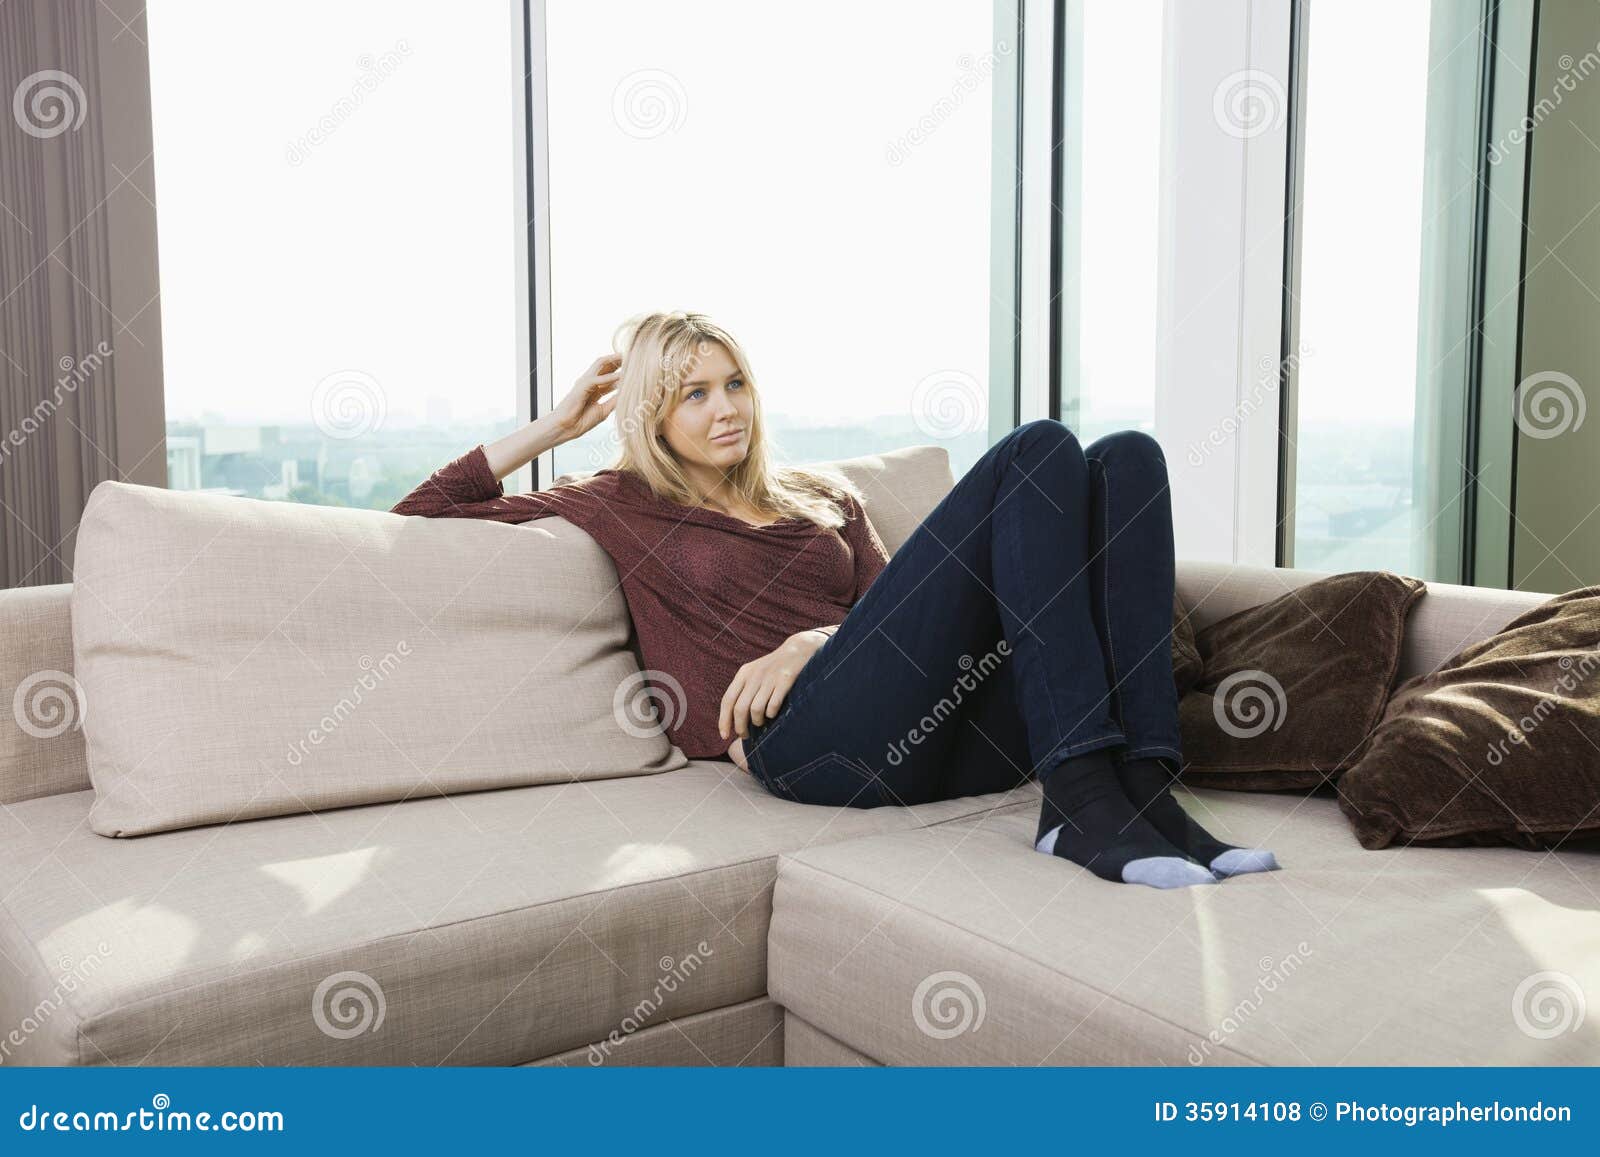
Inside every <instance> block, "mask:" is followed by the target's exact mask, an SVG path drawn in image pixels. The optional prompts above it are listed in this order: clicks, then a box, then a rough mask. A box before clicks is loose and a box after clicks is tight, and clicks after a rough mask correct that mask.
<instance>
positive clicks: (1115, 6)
mask: <svg viewBox="0 0 1600 1157" xmlns="http://www.w3.org/2000/svg"><path fill="white" fill-rule="evenodd" d="M1164 8H1165V0H1119V2H1117V3H1105V2H1104V0H1069V3H1068V4H1067V6H1066V10H1067V18H1068V21H1069V23H1068V33H1067V50H1066V51H1067V57H1066V61H1065V65H1064V67H1065V75H1064V78H1063V80H1064V84H1063V92H1064V97H1065V99H1064V105H1063V114H1064V125H1063V133H1062V138H1063V141H1062V143H1063V150H1062V157H1061V164H1062V169H1063V174H1062V175H1063V181H1062V187H1063V189H1064V190H1065V192H1064V196H1063V205H1062V210H1063V211H1062V232H1063V237H1062V254H1063V261H1062V267H1063V269H1062V286H1061V297H1060V300H1059V308H1060V310H1061V318H1062V327H1061V329H1062V338H1063V340H1062V343H1061V354H1060V356H1061V383H1062V388H1061V395H1062V396H1061V418H1062V421H1064V422H1066V423H1067V425H1069V426H1071V427H1072V428H1073V430H1074V431H1076V432H1077V434H1078V436H1079V438H1080V439H1081V440H1082V441H1083V442H1084V443H1085V444H1088V443H1090V442H1092V441H1093V440H1094V439H1096V438H1098V437H1100V436H1102V435H1104V434H1108V433H1110V432H1111V431H1113V430H1123V429H1129V428H1133V429H1142V430H1152V429H1154V427H1155V397H1156V358H1157V350H1158V344H1159V338H1158V333H1157V326H1156V313H1157V308H1156V307H1157V291H1158V277H1159V274H1160V267H1159V252H1158V251H1159V246H1160V237H1161V229H1160V212H1159V210H1160V201H1161V181H1162V171H1161V149H1162V111H1163V108H1162V95H1163V81H1162V76H1161V74H1160V72H1159V71H1155V72H1154V73H1153V75H1152V77H1151V79H1150V81H1149V83H1141V84H1130V83H1129V82H1128V71H1127V62H1128V61H1130V60H1137V59H1141V58H1149V59H1152V60H1155V61H1159V60H1160V59H1161V45H1162V37H1163V27H1164V23H1165V21H1164V19H1163V10H1164Z"/></svg>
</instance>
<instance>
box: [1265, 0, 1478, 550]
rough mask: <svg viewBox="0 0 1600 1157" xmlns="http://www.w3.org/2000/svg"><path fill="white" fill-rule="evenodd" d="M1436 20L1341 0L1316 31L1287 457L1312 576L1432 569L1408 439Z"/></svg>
mask: <svg viewBox="0 0 1600 1157" xmlns="http://www.w3.org/2000/svg"><path fill="white" fill-rule="evenodd" d="M1429 17H1430V5H1429V4H1427V3H1422V2H1414V3H1405V4H1394V3H1389V2H1385V0H1341V3H1338V4H1326V5H1323V4H1319V5H1316V6H1315V7H1314V9H1313V11H1312V15H1311V18H1310V21H1309V24H1308V34H1307V41H1306V47H1307V57H1308V58H1307V65H1306V74H1305V75H1306V80H1305V89H1306V99H1305V129H1304V137H1303V143H1302V148H1303V150H1304V161H1303V164H1304V170H1303V178H1302V180H1303V199H1302V213H1303V218H1302V230H1303V233H1302V238H1301V250H1300V263H1299V279H1300V289H1299V310H1300V320H1299V326H1300V329H1299V356H1298V358H1297V359H1296V369H1297V374H1298V381H1299V393H1298V399H1299V425H1298V430H1297V431H1295V432H1293V433H1292V435H1291V437H1292V443H1291V449H1290V452H1292V453H1294V454H1295V463H1296V464H1295V494H1294V504H1295V505H1294V556H1293V564H1294V565H1295V566H1297V567H1302V568H1306V569H1310V570H1327V571H1347V570H1362V569H1368V568H1380V569H1381V568H1388V569H1392V570H1396V571H1401V572H1404V573H1410V574H1416V573H1419V570H1421V569H1424V568H1423V566H1422V564H1423V561H1424V560H1423V556H1424V554H1425V551H1424V550H1423V548H1422V546H1421V544H1420V543H1419V542H1418V541H1417V540H1418V538H1419V536H1420V535H1421V534H1422V533H1424V532H1425V528H1426V526H1427V524H1428V521H1429V518H1430V517H1431V516H1432V513H1433V512H1432V511H1428V512H1425V513H1421V517H1420V518H1419V507H1418V505H1417V503H1416V502H1415V501H1414V491H1413V482H1414V478H1413V474H1414V470H1413V462H1414V458H1415V455H1414V452H1413V439H1414V435H1415V434H1417V433H1418V430H1417V428H1416V423H1415V419H1414V414H1415V413H1416V412H1417V404H1418V401H1419V399H1418V385H1417V383H1418V364H1419V320H1418V319H1419V315H1420V314H1421V313H1422V305H1421V299H1420V294H1421V291H1422V289H1423V278H1422V266H1423V250H1424V240H1425V236H1424V235H1425V229H1426V228H1427V227H1428V226H1429V225H1430V224H1432V222H1430V221H1429V220H1428V218H1427V217H1426V215H1425V213H1424V201H1425V184H1424V171H1425V163H1424V162H1425V146H1426V142H1427V128H1428V86H1429V25H1430V19H1429ZM1374 29H1382V35H1374V34H1373V30H1374ZM1462 51H1463V54H1464V55H1466V56H1467V57H1468V60H1469V62H1470V54H1471V52H1472V48H1471V45H1470V44H1468V46H1467V47H1466V48H1464V49H1463V50H1462ZM1375 77H1381V78H1382V82H1381V83H1375V82H1374V78H1375ZM1445 175H1446V177H1450V176H1451V174H1448V173H1447V174H1445ZM1461 176H1462V174H1459V173H1457V174H1454V177H1455V178H1456V180H1457V181H1459V179H1460V177H1461ZM1465 176H1466V178H1467V180H1468V183H1469V184H1470V183H1471V174H1470V171H1469V172H1468V173H1467V174H1465ZM1451 187H1452V188H1454V187H1455V186H1454V184H1452V186H1451ZM1471 204H1472V201H1471V198H1470V196H1469V197H1467V198H1465V207H1466V209H1467V210H1468V211H1469V212H1470V209H1471ZM1424 577H1432V576H1424Z"/></svg>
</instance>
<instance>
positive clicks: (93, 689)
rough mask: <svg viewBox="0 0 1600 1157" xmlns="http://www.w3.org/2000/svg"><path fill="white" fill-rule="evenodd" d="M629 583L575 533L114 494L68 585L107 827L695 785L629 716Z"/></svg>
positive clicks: (100, 812)
mask: <svg viewBox="0 0 1600 1157" xmlns="http://www.w3.org/2000/svg"><path fill="white" fill-rule="evenodd" d="M615 576H616V571H615V568H614V567H613V566H612V564H611V561H610V559H609V558H608V557H607V556H606V554H605V553H604V552H603V551H602V550H601V549H600V548H599V547H598V546H597V545H596V544H595V543H594V541H593V540H592V539H590V538H589V537H588V536H587V535H585V534H583V533H582V532H581V531H578V530H576V529H574V528H572V527H571V526H567V525H562V526H555V527H550V526H512V527H508V526H502V525H498V524H495V523H488V522H463V521H458V520H439V521H433V520H428V519H420V518H419V519H404V518H396V517H394V516H393V515H391V514H389V513H387V512H384V511H376V510H343V509H334V508H329V507H317V506H301V505H297V504H294V503H281V502H265V501H260V500H256V499H249V498H236V497H229V496H224V495H215V494H195V493H179V492H174V491H169V490H162V489H159V488H156V487H149V486H134V485H130V484H127V483H121V482H103V483H101V484H100V485H99V486H97V487H95V490H94V493H93V494H92V495H91V496H90V498H89V503H88V507H87V509H86V510H85V512H84V516H83V522H82V524H81V525H80V526H79V528H78V545H77V563H76V572H75V576H74V577H75V582H74V584H73V590H72V629H73V643H74V653H75V656H76V659H75V666H76V674H77V678H78V680H79V682H80V683H81V684H82V686H83V690H84V697H85V700H86V703H87V708H86V712H85V720H84V738H85V741H86V743H87V750H88V761H89V775H90V778H91V780H92V781H93V783H94V789H95V796H96V799H95V806H94V811H93V813H92V814H91V816H90V823H91V825H92V826H93V828H94V830H95V831H97V832H100V833H101V834H103V835H108V836H128V835H139V834H143V833H148V832H158V831H163V830H167V829H171V828H180V827H186V826H191V825H195V824H208V823H217V822H224V821H231V820H242V819H251V818H254V817H258V816H269V815H282V814H286V813H290V812H303V811H310V810H320V809H325V808H334V807H342V806H347V805H351V804H360V803H371V802H374V801H379V800H391V799H403V798H406V797H408V796H416V795H428V794H447V793H450V792H461V791H471V790H475V789H482V788H492V787H504V786H508V785H513V784H537V783H551V782H566V781H570V780H574V779H598V778H608V777H613V776H627V775H640V774H646V773H652V772H659V771H663V770H667V769H670V768H675V767H682V766H683V765H684V764H685V763H686V762H687V761H686V760H685V758H684V756H683V753H682V752H680V751H679V750H678V749H677V748H675V747H673V746H672V745H671V744H670V743H669V742H668V740H667V737H666V736H665V734H663V733H662V731H661V729H660V728H659V727H653V726H644V725H641V723H640V722H639V721H636V720H633V719H631V718H627V717H625V715H624V713H622V712H620V711H619V710H618V709H616V708H615V707H614V703H615V702H616V701H617V698H618V695H619V693H621V692H623V691H625V689H626V687H627V685H628V684H629V681H630V680H633V679H637V678H638V674H639V672H638V664H637V663H636V662H635V661H634V658H633V656H632V654H631V653H630V652H629V651H628V648H627V640H628V632H629V620H628V616H627V607H626V605H625V603H624V601H623V597H622V593H621V591H620V590H619V589H618V588H617V586H616V580H615ZM647 722H650V723H653V720H651V721H647Z"/></svg>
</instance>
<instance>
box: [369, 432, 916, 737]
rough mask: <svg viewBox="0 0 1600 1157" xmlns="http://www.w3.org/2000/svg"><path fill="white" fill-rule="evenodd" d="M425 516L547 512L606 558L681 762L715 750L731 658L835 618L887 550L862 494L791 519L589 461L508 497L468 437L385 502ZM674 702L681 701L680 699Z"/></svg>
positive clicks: (505, 516) (528, 516)
mask: <svg viewBox="0 0 1600 1157" xmlns="http://www.w3.org/2000/svg"><path fill="white" fill-rule="evenodd" d="M392 512H393V513H395V514H408V515H409V514H420V515H422V516H424V517H426V518H486V519H491V520H493V521H495V522H531V521H532V520H534V519H536V518H549V517H552V516H556V515H559V516H560V517H562V518H565V519H566V520H567V521H569V522H571V523H573V524H574V525H576V526H578V527H579V528H581V529H582V530H583V531H584V532H585V533H587V534H588V535H589V537H591V538H593V539H594V540H595V541H596V542H598V543H599V544H600V546H601V548H602V549H603V550H604V551H605V552H606V553H607V554H608V555H610V556H611V560H612V561H613V562H614V563H615V564H616V567H617V573H618V575H620V576H621V579H622V593H623V596H624V597H625V598H626V599H627V603H628V612H629V614H630V615H631V616H632V618H633V626H634V630H635V632H636V633H637V634H638V637H639V652H640V654H641V655H643V657H644V663H645V666H646V668H648V669H649V670H650V671H660V672H662V673H663V674H665V675H666V676H668V677H670V678H671V679H674V680H676V681H677V682H678V684H679V685H680V686H682V688H683V691H684V696H685V699H686V703H682V704H679V707H673V706H671V704H672V703H673V702H675V701H676V695H675V694H672V693H671V692H670V690H669V687H670V685H667V686H661V684H662V680H660V679H656V678H654V677H652V678H651V682H652V683H653V684H656V685H657V688H658V690H659V691H660V692H661V695H662V699H661V700H660V702H661V703H663V704H666V706H664V707H663V708H662V711H663V715H664V716H671V717H672V718H670V719H669V720H668V722H669V726H668V728H667V736H668V738H669V739H670V740H671V741H672V742H673V743H675V744H677V745H678V746H679V747H680V748H682V749H683V753H684V754H685V755H687V756H688V757H689V758H690V759H708V758H709V759H720V758H723V757H725V755H726V753H727V750H728V748H729V747H731V746H732V744H733V740H734V737H733V736H731V735H730V736H729V737H728V738H727V739H726V740H724V739H723V738H722V737H721V736H720V735H719V734H718V733H717V715H718V713H719V712H720V710H721V708H722V696H723V694H724V693H725V692H726V691H727V689H728V684H730V683H732V682H733V677H734V675H736V674H737V673H738V671H739V668H740V667H741V666H742V665H743V664H745V663H748V662H749V661H750V660H752V659H756V658H759V657H761V656H762V655H765V654H768V653H770V652H772V651H775V650H777V649H778V647H780V646H781V645H782V644H783V642H784V640H785V639H787V638H788V637H789V636H790V635H792V634H794V633H796V632H797V631H805V630H810V629H811V628H812V627H823V626H834V625H837V624H838V623H841V622H843V621H844V617H845V615H846V613H848V612H849V610H850V608H851V606H853V605H854V604H855V602H856V600H857V599H859V598H860V597H861V596H862V594H864V593H865V592H866V589H867V587H868V586H869V585H871V583H872V580H873V579H875V578H877V577H878V573H879V572H880V571H882V570H883V568H884V566H885V565H887V563H888V561H889V552H888V551H887V550H885V549H884V546H883V541H882V540H881V539H880V538H879V537H878V532H877V531H876V530H874V529H873V526H872V523H871V522H870V521H868V519H867V516H866V512H865V511H864V510H862V509H861V504H860V503H858V502H857V501H856V500H855V499H853V498H847V499H845V502H844V514H845V517H846V519H847V521H846V522H845V524H844V526H843V527H842V528H841V529H840V530H824V529H822V528H821V527H819V526H818V525H817V524H816V523H814V522H812V521H810V520H809V519H804V518H799V517H789V518H782V519H779V520H778V521H777V522H774V523H770V524H769V525H767V526H752V525H750V524H749V523H747V522H745V521H744V520H743V519H739V518H735V517H733V516H732V515H730V514H724V513H722V512H721V511H719V510H711V509H709V508H705V507H693V506H682V505H680V504H678V503H676V502H672V501H669V500H667V499H665V498H659V497H657V496H656V494H655V492H654V491H652V490H651V489H650V487H649V485H648V484H646V483H645V482H644V480H643V479H641V478H639V477H638V476H636V475H634V474H630V473H626V472H623V471H617V470H599V471H596V472H595V473H594V474H592V475H590V476H589V477H588V478H586V479H583V480H581V482H577V483H565V484H561V485H558V486H553V487H551V488H550V489H549V490H536V491H533V492H531V493H528V494H506V492H505V488H504V487H503V486H502V485H501V484H500V481H499V480H498V479H497V478H495V476H494V472H493V471H492V470H490V469H489V460H488V458H487V457H486V456H485V454H484V449H483V445H482V444H481V443H480V444H479V445H477V446H474V447H473V448H472V449H471V450H468V451H467V452H466V453H465V454H463V455H462V456H461V457H459V458H457V459H456V460H455V461H454V462H450V463H448V464H447V465H445V466H442V467H440V468H439V469H438V470H436V471H434V472H433V474H432V475H430V476H429V477H428V478H427V480H426V481H424V482H422V483H421V484H420V485H419V486H418V487H417V488H416V489H415V490H413V491H412V492H411V493H410V494H408V495H406V496H405V497H404V498H402V499H401V500H400V501H399V502H398V503H397V504H396V505H395V506H394V507H393V510H392ZM679 708H682V709H681V710H680V709H679Z"/></svg>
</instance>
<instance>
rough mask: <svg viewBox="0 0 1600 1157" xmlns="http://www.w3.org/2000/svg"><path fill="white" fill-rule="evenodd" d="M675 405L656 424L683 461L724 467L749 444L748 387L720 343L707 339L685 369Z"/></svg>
mask: <svg viewBox="0 0 1600 1157" xmlns="http://www.w3.org/2000/svg"><path fill="white" fill-rule="evenodd" d="M677 402H678V405H677V408H676V409H675V410H673V411H672V413H671V414H670V415H668V417H667V419H666V420H665V421H664V422H662V424H661V433H662V434H663V435H665V436H666V439H667V445H668V446H669V447H670V448H671V449H672V452H673V453H674V454H676V455H677V456H678V461H680V462H682V463H685V464H691V463H692V464H695V465H700V466H709V467H712V468H715V469H717V470H722V471H727V470H731V469H732V468H733V467H735V466H737V465H738V464H739V463H740V462H741V461H743V460H744V456H745V454H746V453H747V452H748V451H749V448H750V415H751V411H752V410H753V409H754V406H753V405H752V404H751V401H750V388H749V386H748V385H747V384H746V383H745V380H744V378H743V377H742V376H741V375H740V373H739V367H738V366H737V365H735V364H734V360H733V357H732V356H731V355H730V354H729V353H728V351H727V350H726V349H725V348H724V347H723V346H722V344H721V343H720V342H709V343H707V346H706V349H705V350H704V351H703V352H701V353H699V354H698V355H697V356H696V357H695V359H694V360H693V362H692V363H691V364H690V366H689V372H688V373H686V374H684V380H683V384H682V385H681V386H680V387H679V388H678V398H677Z"/></svg>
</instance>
